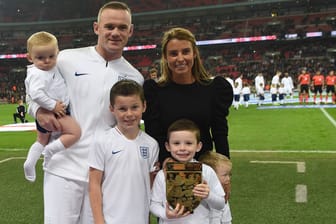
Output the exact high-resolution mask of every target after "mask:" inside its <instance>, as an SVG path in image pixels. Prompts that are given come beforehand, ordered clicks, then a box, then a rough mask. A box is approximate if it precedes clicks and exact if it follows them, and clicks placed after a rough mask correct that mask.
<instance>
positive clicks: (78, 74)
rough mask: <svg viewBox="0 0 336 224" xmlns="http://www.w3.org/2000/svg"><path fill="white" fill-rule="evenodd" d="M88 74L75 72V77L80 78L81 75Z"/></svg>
mask: <svg viewBox="0 0 336 224" xmlns="http://www.w3.org/2000/svg"><path fill="white" fill-rule="evenodd" d="M88 74H89V73H78V72H75V76H81V75H88Z"/></svg>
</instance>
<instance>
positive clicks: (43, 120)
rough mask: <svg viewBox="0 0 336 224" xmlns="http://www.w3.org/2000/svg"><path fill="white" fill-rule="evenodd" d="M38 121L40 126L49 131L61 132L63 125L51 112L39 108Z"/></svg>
mask: <svg viewBox="0 0 336 224" xmlns="http://www.w3.org/2000/svg"><path fill="white" fill-rule="evenodd" d="M36 119H37V121H38V123H39V124H40V126H41V127H43V128H44V129H46V130H48V131H61V125H60V123H59V122H58V120H57V119H56V117H55V114H54V113H53V112H51V111H48V110H46V109H43V108H39V109H38V110H37V112H36Z"/></svg>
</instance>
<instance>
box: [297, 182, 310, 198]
mask: <svg viewBox="0 0 336 224" xmlns="http://www.w3.org/2000/svg"><path fill="white" fill-rule="evenodd" d="M307 193H308V191H307V185H304V184H298V185H296V187H295V202H296V203H307Z"/></svg>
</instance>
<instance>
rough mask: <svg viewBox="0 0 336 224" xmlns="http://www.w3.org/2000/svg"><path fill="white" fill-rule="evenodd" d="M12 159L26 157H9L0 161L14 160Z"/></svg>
mask: <svg viewBox="0 0 336 224" xmlns="http://www.w3.org/2000/svg"><path fill="white" fill-rule="evenodd" d="M14 159H26V157H9V158H7V159H3V160H0V163H4V162H8V161H10V160H14Z"/></svg>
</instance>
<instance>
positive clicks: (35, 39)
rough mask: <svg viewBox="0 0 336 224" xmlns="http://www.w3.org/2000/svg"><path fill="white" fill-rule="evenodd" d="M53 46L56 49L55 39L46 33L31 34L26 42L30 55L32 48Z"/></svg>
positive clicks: (56, 42)
mask: <svg viewBox="0 0 336 224" xmlns="http://www.w3.org/2000/svg"><path fill="white" fill-rule="evenodd" d="M49 44H53V45H55V46H56V47H57V48H58V41H57V38H56V37H55V36H54V35H53V34H51V33H48V32H45V31H40V32H37V33H34V34H32V35H31V36H30V37H29V38H28V40H27V52H28V54H30V53H31V51H32V49H33V47H34V46H45V45H49Z"/></svg>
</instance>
